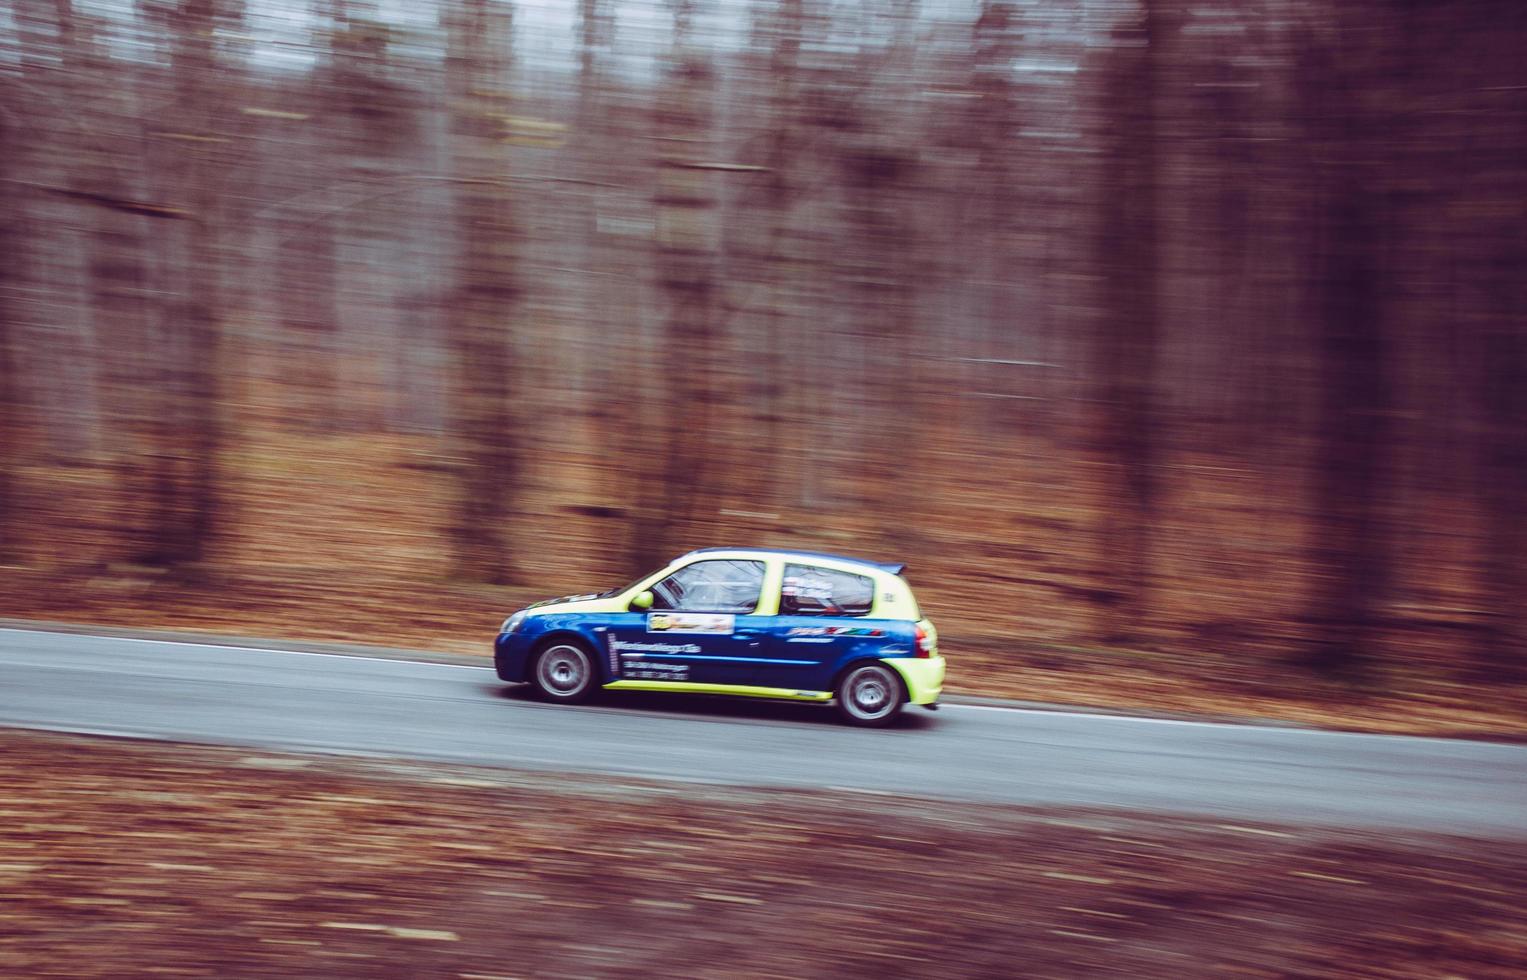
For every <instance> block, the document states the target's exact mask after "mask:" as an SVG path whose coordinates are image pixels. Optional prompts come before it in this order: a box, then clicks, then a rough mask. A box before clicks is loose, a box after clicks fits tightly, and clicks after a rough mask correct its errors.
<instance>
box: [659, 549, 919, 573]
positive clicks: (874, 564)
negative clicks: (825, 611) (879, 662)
mask: <svg viewBox="0 0 1527 980" xmlns="http://www.w3.org/2000/svg"><path fill="white" fill-rule="evenodd" d="M722 551H725V552H731V553H734V554H748V555H783V556H785V557H788V558H807V559H810V558H821V559H826V560H827V561H840V562H843V563H845V564H849V565H864V566H867V567H869V568H876V569H879V570H880V571H882V572H889V573H890V574H892V575H900V574H902V573H903V572H905V571H906V570H907V566H906V565H904V564H900V563H897V562H884V561H871V560H870V559H868V558H855V557H853V556H852V555H834V554H829V553H828V552H825V551H796V550H794V549H793V548H696V549H695V550H694V551H691V552H689V554H686V555H685V556H684V557H685V558H688V557H689V556H690V555H706V554H714V553H716V552H722Z"/></svg>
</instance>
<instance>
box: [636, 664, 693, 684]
mask: <svg viewBox="0 0 1527 980" xmlns="http://www.w3.org/2000/svg"><path fill="white" fill-rule="evenodd" d="M625 676H627V677H629V678H631V679H633V680H642V681H687V680H689V665H688V664H665V663H662V662H661V661H657V660H643V661H640V662H639V663H634V664H627V665H626V674H625Z"/></svg>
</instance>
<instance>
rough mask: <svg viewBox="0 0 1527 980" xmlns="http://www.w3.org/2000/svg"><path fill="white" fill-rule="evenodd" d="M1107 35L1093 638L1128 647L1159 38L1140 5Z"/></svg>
mask: <svg viewBox="0 0 1527 980" xmlns="http://www.w3.org/2000/svg"><path fill="white" fill-rule="evenodd" d="M1114 37H1115V39H1116V41H1117V42H1118V44H1117V46H1116V51H1115V53H1114V58H1115V59H1116V60H1117V64H1116V65H1114V66H1113V67H1112V68H1111V69H1109V76H1108V78H1109V81H1110V82H1111V85H1110V88H1109V90H1108V106H1109V108H1110V111H1112V112H1113V113H1116V115H1115V116H1112V117H1110V118H1109V120H1108V126H1109V129H1108V131H1107V132H1106V133H1105V134H1104V135H1103V137H1102V138H1103V141H1104V146H1105V148H1104V150H1103V177H1102V187H1103V191H1104V193H1105V195H1106V197H1105V199H1104V213H1103V215H1102V225H1103V227H1102V255H1101V260H1100V264H1101V266H1102V269H1101V272H1102V275H1103V304H1102V308H1103V323H1102V331H1101V335H1100V337H1099V342H1098V349H1097V363H1096V371H1097V385H1098V387H1099V391H1100V404H1099V410H1100V411H1101V412H1102V448H1103V452H1104V454H1105V460H1104V462H1105V466H1106V467H1107V470H1106V473H1107V483H1106V486H1107V496H1106V498H1105V500H1104V501H1103V508H1102V510H1103V512H1102V515H1101V523H1100V527H1099V532H1100V533H1099V535H1098V539H1097V541H1098V551H1097V557H1096V561H1097V562H1098V564H1099V576H1100V578H1101V579H1102V581H1104V582H1106V583H1107V588H1105V589H1103V590H1101V591H1100V593H1099V594H1100V596H1101V597H1102V598H1103V602H1102V605H1101V608H1100V613H1101V617H1100V622H1099V632H1100V633H1101V634H1102V635H1103V636H1104V637H1107V638H1110V639H1129V638H1132V637H1134V636H1136V635H1138V632H1139V630H1140V627H1141V623H1142V620H1143V619H1144V617H1145V616H1146V614H1147V612H1148V611H1149V609H1150V605H1151V596H1150V590H1151V564H1152V561H1151V555H1152V541H1151V527H1152V522H1153V521H1154V519H1155V512H1156V506H1157V494H1158V478H1157V472H1156V470H1157V466H1158V461H1157V438H1158V437H1157V426H1158V425H1159V424H1160V419H1159V418H1158V416H1157V413H1156V396H1155V384H1156V378H1155V375H1156V344H1157V336H1158V334H1159V329H1160V328H1159V318H1160V303H1161V300H1160V296H1159V283H1160V276H1161V269H1160V260H1159V255H1158V252H1159V242H1160V230H1159V223H1160V217H1159V213H1158V212H1159V204H1158V201H1157V188H1158V187H1159V184H1160V166H1159V160H1158V139H1159V135H1158V132H1157V122H1156V114H1157V93H1156V85H1157V80H1158V79H1159V78H1160V77H1161V60H1162V56H1161V48H1162V45H1163V43H1164V41H1165V37H1164V24H1163V17H1162V15H1161V12H1160V10H1159V3H1158V2H1157V0H1142V3H1141V5H1140V8H1139V17H1138V20H1137V21H1136V22H1135V23H1132V24H1126V25H1122V26H1120V27H1119V28H1118V29H1117V30H1116V31H1115V34H1114Z"/></svg>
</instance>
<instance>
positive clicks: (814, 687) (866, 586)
mask: <svg viewBox="0 0 1527 980" xmlns="http://www.w3.org/2000/svg"><path fill="white" fill-rule="evenodd" d="M874 599H875V582H874V579H872V578H870V577H869V576H868V575H858V574H854V573H852V572H847V571H843V570H839V569H832V568H825V567H819V566H815V565H806V564H797V563H787V564H786V565H785V568H784V574H783V576H782V587H781V590H780V597H779V615H778V616H775V617H772V619H773V622H772V623H771V625H770V628H769V631H768V633H769V638H768V641H767V643H766V645H765V649H764V651H763V653H762V655H761V656H760V657H759V659H758V661H757V669H756V671H755V673H754V675H753V676H754V680H753V681H752V683H754V684H757V685H759V686H761V687H775V688H786V689H789V690H797V691H828V690H831V689H832V684H833V678H834V676H835V675H836V674H837V671H838V668H839V667H840V666H842V665H843V664H844V663H847V662H848V661H850V660H852V659H855V658H857V657H880V656H887V655H892V654H894V653H895V652H896V650H897V644H900V648H901V649H902V650H903V651H905V650H909V649H910V647H908V645H907V644H908V642H909V641H910V635H908V636H906V637H903V636H902V635H901V634H902V633H907V632H908V628H907V625H906V624H904V623H901V622H899V621H894V620H881V619H873V618H871V616H872V613H873V607H874Z"/></svg>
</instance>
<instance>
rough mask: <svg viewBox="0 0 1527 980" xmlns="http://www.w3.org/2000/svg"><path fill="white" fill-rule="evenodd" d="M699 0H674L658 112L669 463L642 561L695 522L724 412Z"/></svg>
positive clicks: (651, 498) (663, 552) (645, 498)
mask: <svg viewBox="0 0 1527 980" xmlns="http://www.w3.org/2000/svg"><path fill="white" fill-rule="evenodd" d="M694 12H695V10H694V3H693V2H692V0H677V2H676V3H675V4H674V21H675V27H674V43H673V48H672V50H671V51H670V53H669V56H668V64H667V68H666V73H667V74H666V80H665V82H664V84H663V85H662V88H661V90H660V95H659V103H658V108H657V110H656V112H655V114H654V119H655V121H656V124H657V127H658V130H659V132H660V134H661V141H662V142H661V144H660V145H661V147H662V149H661V151H660V152H661V154H662V156H661V158H660V159H659V161H658V174H657V190H656V193H655V194H654V197H653V204H654V206H655V208H656V210H657V230H656V236H657V237H656V241H655V243H654V248H655V255H654V257H653V258H654V262H655V264H656V267H657V280H658V288H659V289H660V290H661V293H662V296H663V298H664V300H665V301H666V303H667V307H668V309H667V319H666V321H665V322H664V327H663V342H662V345H661V346H662V353H663V356H664V357H665V361H666V363H664V364H662V365H661V366H662V367H663V368H664V369H665V370H664V375H665V379H666V383H667V390H666V405H665V406H664V408H663V412H662V424H661V426H660V438H661V442H660V443H659V444H658V445H657V446H656V447H655V448H656V452H657V458H658V459H660V460H661V467H662V469H661V471H660V472H657V473H649V474H647V477H646V478H645V479H644V480H642V483H643V488H642V504H641V506H640V508H639V510H638V513H637V515H636V521H635V524H634V526H633V545H632V564H633V565H634V566H636V567H640V568H654V567H657V566H658V565H659V564H661V563H662V562H665V561H667V560H668V559H669V558H671V557H672V554H671V553H670V552H671V551H672V550H673V549H674V548H676V547H678V542H679V541H680V539H681V538H682V536H683V535H684V534H685V532H686V531H688V530H689V528H690V527H691V525H692V524H693V522H694V521H695V519H696V518H697V516H698V514H699V510H700V508H701V505H702V503H703V502H704V501H705V498H706V497H707V496H708V493H707V489H708V487H709V483H710V479H711V474H710V473H709V472H708V471H707V468H708V464H710V463H711V459H710V455H711V441H712V437H711V432H712V426H713V424H714V423H715V422H716V419H715V417H714V416H715V409H716V406H715V397H714V391H713V387H712V386H713V384H714V382H713V379H712V373H713V371H714V367H715V324H714V322H713V319H714V317H715V307H716V304H715V298H716V270H715V263H716V256H715V249H716V244H715V239H716V228H715V220H716V219H715V211H716V199H715V189H714V188H713V186H712V183H713V181H714V176H713V171H712V170H711V169H709V168H708V167H706V166H705V161H704V159H703V157H701V155H700V154H701V150H702V146H703V144H704V142H705V140H706V139H707V137H708V136H709V134H710V122H711V120H710V115H711V113H710V99H711V90H712V87H713V85H714V79H715V74H714V71H713V69H712V66H711V63H710V60H709V56H708V54H707V53H706V52H705V51H704V49H703V48H701V47H700V46H698V45H696V44H694V42H693V39H692V32H691V23H692V18H693V16H694Z"/></svg>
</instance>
